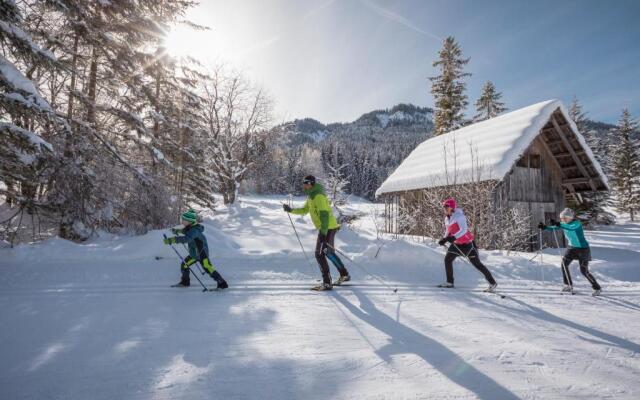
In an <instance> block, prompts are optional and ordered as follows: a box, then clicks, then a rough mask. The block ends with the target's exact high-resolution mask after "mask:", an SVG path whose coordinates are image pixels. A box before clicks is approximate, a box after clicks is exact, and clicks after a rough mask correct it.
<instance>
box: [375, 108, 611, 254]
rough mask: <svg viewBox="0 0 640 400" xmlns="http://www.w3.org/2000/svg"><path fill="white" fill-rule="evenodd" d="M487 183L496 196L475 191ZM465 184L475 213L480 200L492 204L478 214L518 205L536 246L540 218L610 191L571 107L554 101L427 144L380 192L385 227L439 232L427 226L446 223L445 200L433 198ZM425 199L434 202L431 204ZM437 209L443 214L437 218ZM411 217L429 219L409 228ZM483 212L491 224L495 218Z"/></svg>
mask: <svg viewBox="0 0 640 400" xmlns="http://www.w3.org/2000/svg"><path fill="white" fill-rule="evenodd" d="M481 186H482V187H484V188H489V190H490V193H487V194H484V193H485V192H483V191H481V190H477V191H474V189H475V188H476V187H478V188H479V187H481ZM460 189H464V190H463V192H464V193H467V194H469V196H470V197H469V198H468V199H466V203H467V204H461V206H462V207H463V208H465V207H466V209H465V212H466V213H467V215H468V216H469V212H468V209H469V206H471V205H473V206H476V204H474V202H484V203H485V205H486V207H484V208H481V207H480V208H477V209H478V210H480V211H475V212H476V213H485V214H486V213H504V212H505V210H514V209H516V208H517V209H518V213H519V215H526V216H527V218H524V219H523V220H526V225H527V226H528V229H527V230H528V232H529V233H530V234H529V235H528V237H531V238H533V240H531V241H530V242H532V243H531V244H530V246H529V247H530V249H531V250H533V249H535V248H538V246H539V245H540V240H539V235H537V232H538V229H537V225H538V223H539V222H542V221H544V222H545V223H548V222H549V220H550V219H552V218H556V219H557V217H558V214H559V213H560V211H562V209H564V207H566V206H571V205H574V206H575V205H576V204H579V203H581V202H582V197H581V194H582V193H584V192H589V191H605V190H608V189H609V188H608V183H607V178H606V176H605V174H604V172H603V170H602V168H601V166H600V165H599V164H598V162H597V160H596V158H595V157H594V155H593V153H592V151H591V149H590V148H589V146H588V145H587V143H586V141H585V139H584V137H583V136H582V135H581V134H580V132H578V129H577V128H576V125H575V124H574V123H573V121H571V119H570V117H569V114H568V111H567V109H566V108H565V107H564V105H563V104H562V103H561V102H560V101H558V100H549V101H545V102H541V103H538V104H534V105H532V106H529V107H525V108H522V109H519V110H515V111H512V112H509V113H506V114H503V115H501V116H498V117H495V118H492V119H490V120H486V121H482V122H478V123H476V124H473V125H469V126H465V127H463V128H460V129H458V130H455V131H452V132H449V133H447V134H443V135H440V136H436V137H433V138H431V139H428V140H426V141H425V142H423V143H421V144H420V145H419V146H418V147H417V148H416V149H415V150H414V151H413V152H412V153H411V154H410V155H409V156H408V157H407V158H406V159H405V160H404V161H403V162H402V163H401V164H400V166H398V168H397V169H396V170H395V171H394V172H393V173H392V174H391V175H390V176H389V178H387V180H386V181H385V182H384V183H383V184H382V185H381V186H380V188H379V189H378V190H377V192H376V196H377V197H379V198H382V199H383V200H384V202H385V230H386V232H388V233H395V234H412V235H425V236H429V233H430V234H431V235H433V234H434V233H433V229H427V225H429V224H432V223H435V222H434V221H438V222H437V223H438V224H440V225H441V224H442V210H441V208H440V205H439V204H437V205H435V207H433V206H434V204H431V203H434V198H433V197H434V196H429V195H430V194H434V193H438V195H440V196H442V197H447V196H448V193H451V195H454V196H455V193H461V190H460ZM474 193H477V194H474ZM474 196H475V197H476V198H474ZM483 196H484V197H483ZM425 199H429V200H428V201H429V203H430V204H427V205H425ZM483 199H484V200H483ZM439 200H442V199H439ZM434 213H436V214H439V215H430V214H434ZM407 215H413V216H415V215H419V216H421V217H424V218H422V219H421V218H417V219H416V218H413V219H411V221H418V222H415V223H413V224H412V225H411V226H409V225H407V224H406V223H403V222H402V221H406V220H407V218H406V216H407ZM483 217H484V218H485V219H484V221H485V222H486V221H490V220H491V217H495V215H494V216H491V215H488V216H487V215H484V216H483ZM487 218H489V219H487ZM489 223H490V222H489ZM427 231H429V232H427ZM481 234H482V233H481V232H480V235H481ZM536 238H538V239H536ZM542 241H543V244H544V245H545V246H548V247H556V243H555V238H554V237H553V235H552V234H550V233H546V234H544V235H543V237H542ZM483 244H484V246H483V247H490V248H491V247H497V246H494V245H493V244H492V243H487V242H484V243H483ZM560 245H561V246H562V243H560Z"/></svg>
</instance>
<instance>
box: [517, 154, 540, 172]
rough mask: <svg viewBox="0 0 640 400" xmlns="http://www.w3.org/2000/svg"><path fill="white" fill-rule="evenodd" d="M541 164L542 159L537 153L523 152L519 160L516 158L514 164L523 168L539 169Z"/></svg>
mask: <svg viewBox="0 0 640 400" xmlns="http://www.w3.org/2000/svg"><path fill="white" fill-rule="evenodd" d="M541 164H542V161H541V159H540V155H539V154H525V155H524V156H522V158H521V159H520V160H518V163H517V164H516V165H517V166H518V167H523V168H535V169H540V168H541Z"/></svg>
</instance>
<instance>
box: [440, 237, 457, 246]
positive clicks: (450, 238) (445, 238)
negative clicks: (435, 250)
mask: <svg viewBox="0 0 640 400" xmlns="http://www.w3.org/2000/svg"><path fill="white" fill-rule="evenodd" d="M455 240H456V237H455V236H447V237H443V238H442V239H440V240H439V241H438V244H439V245H440V246H444V244H445V243H447V242H449V243H453V242H454V241H455Z"/></svg>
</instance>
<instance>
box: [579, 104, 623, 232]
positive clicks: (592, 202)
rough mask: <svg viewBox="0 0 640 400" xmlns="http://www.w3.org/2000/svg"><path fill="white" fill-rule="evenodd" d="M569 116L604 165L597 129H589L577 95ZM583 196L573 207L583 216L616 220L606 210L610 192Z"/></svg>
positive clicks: (606, 220)
mask: <svg viewBox="0 0 640 400" xmlns="http://www.w3.org/2000/svg"><path fill="white" fill-rule="evenodd" d="M569 116H570V117H571V119H572V120H573V122H574V123H575V124H576V127H577V128H578V131H579V132H580V133H581V134H582V135H583V136H584V137H585V140H586V141H587V144H588V145H589V147H590V148H591V150H592V151H593V153H594V154H595V156H596V159H597V160H598V162H599V163H600V164H601V165H604V163H603V161H604V160H602V159H601V154H603V151H602V149H601V148H600V146H601V145H600V142H601V141H599V140H598V138H597V136H596V133H595V131H590V130H589V129H588V127H587V123H588V119H587V113H586V112H584V111H583V109H582V105H581V104H580V102H579V101H578V98H577V97H576V96H573V100H572V101H571V105H570V106H569ZM581 197H582V202H581V203H580V204H573V207H574V208H575V209H576V210H577V211H578V212H579V214H580V215H581V216H582V217H586V218H588V219H589V221H591V222H594V223H598V224H611V223H613V222H614V221H615V217H614V215H613V214H611V213H610V212H608V211H606V207H607V206H609V205H610V203H611V201H610V198H611V196H610V194H609V192H606V191H603V192H585V193H582V195H581Z"/></svg>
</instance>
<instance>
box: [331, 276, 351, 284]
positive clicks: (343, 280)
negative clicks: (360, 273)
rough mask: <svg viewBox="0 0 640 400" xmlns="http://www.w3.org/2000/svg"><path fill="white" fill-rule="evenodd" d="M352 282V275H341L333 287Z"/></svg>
mask: <svg viewBox="0 0 640 400" xmlns="http://www.w3.org/2000/svg"><path fill="white" fill-rule="evenodd" d="M350 280H351V275H341V276H340V278H338V279H337V280H336V281H335V282H333V286H340V285H342V284H343V283H344V282H349V281H350Z"/></svg>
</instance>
